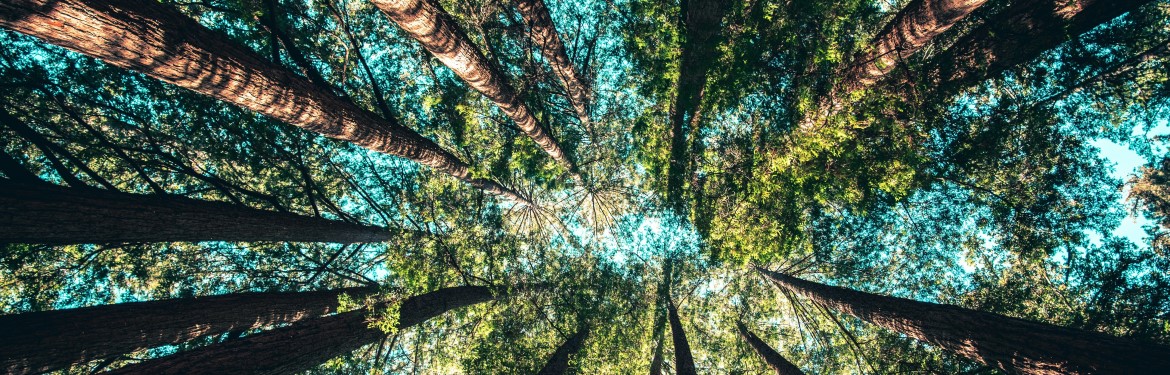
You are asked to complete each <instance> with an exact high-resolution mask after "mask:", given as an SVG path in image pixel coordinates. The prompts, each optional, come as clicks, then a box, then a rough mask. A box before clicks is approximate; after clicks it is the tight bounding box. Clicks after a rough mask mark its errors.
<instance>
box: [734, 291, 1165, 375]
mask: <svg viewBox="0 0 1170 375" xmlns="http://www.w3.org/2000/svg"><path fill="white" fill-rule="evenodd" d="M757 270H758V271H759V272H760V273H761V274H763V275H764V276H765V277H767V278H768V279H770V280H772V281H773V282H774V283H775V284H776V285H777V286H779V287H781V288H784V289H786V290H789V291H791V292H794V293H797V294H800V295H803V296H805V297H807V298H808V299H811V300H813V301H814V302H816V303H819V304H822V305H824V306H826V307H830V308H833V309H835V310H838V311H841V312H844V313H847V314H850V315H853V316H856V317H858V318H860V319H862V320H865V321H867V322H870V323H873V324H875V325H878V326H880V327H884V328H886V329H890V330H893V331H896V332H899V333H902V334H904V335H907V336H910V337H913V338H915V339H918V340H922V341H925V342H928V343H931V344H933V345H937V346H939V347H941V348H943V349H946V350H949V351H952V352H954V353H956V354H959V355H961V356H964V357H967V358H970V359H973V360H975V361H978V362H980V363H984V364H987V365H990V366H994V367H998V368H1000V369H1002V370H1004V371H1007V372H1013V373H1025V374H1155V373H1165V372H1166V371H1167V370H1168V369H1170V347H1166V346H1162V345H1156V344H1143V343H1138V342H1134V341H1129V340H1125V339H1121V338H1117V337H1113V336H1109V335H1105V334H1101V333H1097V332H1089V331H1082V330H1076V329H1071V328H1065V327H1059V326H1054V325H1051V324H1044V323H1038V322H1033V321H1028V320H1023V319H1016V318H1011V317H1007V316H1003V315H998V314H992V313H987V312H982V311H976V310H971V309H965V308H962V307H958V306H953V305H940V304H934V303H927V302H919V301H914V300H908V299H904V298H896V297H887V296H881V295H877V294H870V293H864V292H859V291H855V290H851V289H846V288H841V287H835V286H828V285H823V284H818V283H814V282H810V281H805V280H801V279H797V278H794V277H791V276H788V275H785V274H782V273H779V272H772V271H767V270H764V269H761V268H758V269H757Z"/></svg>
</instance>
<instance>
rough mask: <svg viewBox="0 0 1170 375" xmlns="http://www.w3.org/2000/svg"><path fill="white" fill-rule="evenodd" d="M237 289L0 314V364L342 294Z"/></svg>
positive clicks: (157, 336)
mask: <svg viewBox="0 0 1170 375" xmlns="http://www.w3.org/2000/svg"><path fill="white" fill-rule="evenodd" d="M374 292H377V288H374V287H363V288H346V289H337V290H327V291H319V292H284V293H237V294H225V295H218V296H209V297H195V298H178V299H168V300H161V301H149V302H128V303H119V304H113V305H102V306H92V307H82V308H76V309H67V310H52V311H43V312H32V313H24V314H15V315H4V316H0V364H2V366H0V368H2V369H3V370H4V371H5V372H6V373H8V374H28V373H41V372H48V371H56V370H61V369H66V368H69V366H71V365H74V364H81V363H85V362H88V361H93V360H100V359H106V358H110V357H113V356H117V355H121V354H127V353H131V352H134V351H137V350H141V349H147V348H152V347H157V346H162V345H171V344H181V343H184V342H187V341H191V340H194V339H197V338H200V337H204V336H211V335H218V334H223V333H227V332H233V331H247V330H252V329H257V328H263V327H266V326H270V325H274V324H282V323H292V322H297V321H301V320H305V319H310V318H315V317H318V316H322V315H325V314H329V313H334V312H336V310H337V305H338V297H340V296H341V295H342V294H349V295H351V296H364V295H367V294H370V293H374Z"/></svg>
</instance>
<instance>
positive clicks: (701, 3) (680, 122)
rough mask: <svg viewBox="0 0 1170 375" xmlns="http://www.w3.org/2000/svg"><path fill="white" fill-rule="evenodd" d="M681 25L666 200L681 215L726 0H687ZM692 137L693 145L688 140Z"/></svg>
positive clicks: (672, 109)
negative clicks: (708, 76) (685, 187)
mask: <svg viewBox="0 0 1170 375" xmlns="http://www.w3.org/2000/svg"><path fill="white" fill-rule="evenodd" d="M682 4H683V9H682V11H683V15H682V17H683V19H682V21H683V22H682V24H683V26H684V28H685V30H684V32H685V36H686V40H685V41H684V42H683V45H682V51H681V54H682V56H681V57H680V60H679V74H678V84H677V86H676V87H675V99H674V103H673V105H672V106H671V113H670V162H669V164H668V165H667V172H666V200H667V203H668V204H669V205H670V207H671V208H672V209H674V210H675V212H676V213H678V214H679V215H683V212H685V211H686V204H685V202H684V200H683V184H684V183H685V181H686V176H687V174H689V170H690V163H689V161H690V152H689V148H691V143H694V142H698V140H697V137H698V136H699V129H698V127H699V124H700V121H701V116H700V114H699V111H700V109H701V108H702V102H703V90H704V87H705V86H706V85H707V75H708V73H709V72H710V71H711V66H712V65H714V63H715V60H716V57H717V55H718V54H717V53H716V52H718V47H719V35H720V32H721V31H722V23H723V16H724V15H725V14H727V11H728V10H729V9H730V8H731V2H730V1H727V0H689V1H686V0H684V1H683V2H682ZM688 137H692V138H695V139H692V140H691V142H688V141H687V138H688Z"/></svg>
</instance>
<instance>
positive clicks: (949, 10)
mask: <svg viewBox="0 0 1170 375" xmlns="http://www.w3.org/2000/svg"><path fill="white" fill-rule="evenodd" d="M986 2H987V0H914V1H912V2H910V4H907V5H906V7H905V8H902V10H901V11H899V12H898V15H896V16H894V20H893V21H891V22H890V23H889V24H887V25H886V26H885V28H883V29H882V31H881V32H879V33H878V34H877V35H876V36H874V38H873V40H872V41H870V44H869V48H868V49H867V50H866V52H865V53H862V54H861V55H859V56H858V57H857V58H855V59H854V60H853V64H852V65H851V66H850V67H849V69H848V70H847V71H846V72H845V78H844V79H843V80H842V81H841V85H842V87H843V89H842V90H841V92H840V93H841V94H846V95H848V94H849V93H852V92H854V91H857V90H861V89H864V88H866V87H869V86H870V85H873V84H874V83H877V82H878V81H879V80H881V79H882V78H883V77H885V76H886V74H889V73H890V72H891V71H893V70H894V68H895V67H897V66H898V65H899V63H901V61H902V60H904V59H906V58H907V57H910V55H913V54H914V53H916V52H918V51H919V50H921V49H922V47H925V46H926V44H927V43H930V41H932V40H934V38H935V37H937V36H938V35H939V34H942V33H943V32H944V31H947V30H948V29H950V28H951V26H954V25H955V24H956V23H958V22H959V21H962V20H963V19H964V18H967V16H968V15H970V14H971V12H974V11H975V9H978V8H979V7H981V6H983V4H984V3H986Z"/></svg>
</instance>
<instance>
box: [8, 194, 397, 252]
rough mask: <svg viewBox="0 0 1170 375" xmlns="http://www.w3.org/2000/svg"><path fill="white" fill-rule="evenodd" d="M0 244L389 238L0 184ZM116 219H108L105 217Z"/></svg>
mask: <svg viewBox="0 0 1170 375" xmlns="http://www.w3.org/2000/svg"><path fill="white" fill-rule="evenodd" d="M0 202H2V203H3V205H0V207H3V208H0V212H3V215H0V218H2V219H0V224H2V225H0V242H8V243H42V244H53V245H63V244H78V243H127V242H172V241H192V242H195V241H301V242H336V243H355V242H378V241H385V240H388V239H390V238H392V237H393V236H395V234H394V232H392V231H390V230H387V229H386V228H378V227H373V226H367V225H363V224H358V223H349V222H343V221H336V220H329V219H324V218H319V217H309V216H301V215H297V214H292V213H287V212H272V211H265V210H259V209H255V208H250V207H246V206H240V205H236V204H229V203H223V202H207V201H200V200H195V199H190V198H185V197H179V196H171V195H159V194H154V195H144V194H129V193H122V192H115V191H107V190H100V189H96V188H70V187H62V186H57V185H52V184H49V183H45V182H16V181H11V180H0ZM112 218H116V219H112Z"/></svg>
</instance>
